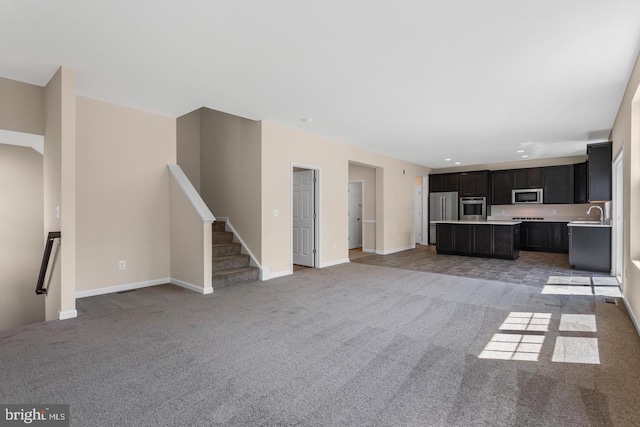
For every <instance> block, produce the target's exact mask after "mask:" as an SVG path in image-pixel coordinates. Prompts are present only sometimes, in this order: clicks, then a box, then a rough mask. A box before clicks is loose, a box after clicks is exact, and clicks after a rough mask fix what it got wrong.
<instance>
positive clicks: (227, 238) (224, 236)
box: [211, 231, 233, 244]
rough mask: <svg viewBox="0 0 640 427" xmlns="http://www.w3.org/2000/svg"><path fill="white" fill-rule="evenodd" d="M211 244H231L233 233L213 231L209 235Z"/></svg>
mask: <svg viewBox="0 0 640 427" xmlns="http://www.w3.org/2000/svg"><path fill="white" fill-rule="evenodd" d="M211 237H212V239H213V240H212V243H214V244H215V243H231V242H232V241H233V233H232V232H230V231H214V232H213V233H212V234H211Z"/></svg>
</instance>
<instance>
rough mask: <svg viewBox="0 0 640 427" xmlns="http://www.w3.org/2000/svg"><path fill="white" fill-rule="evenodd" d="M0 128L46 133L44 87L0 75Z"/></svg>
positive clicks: (39, 133)
mask: <svg viewBox="0 0 640 427" xmlns="http://www.w3.org/2000/svg"><path fill="white" fill-rule="evenodd" d="M0 129H5V130H11V131H14V132H24V133H31V134H35V135H44V130H45V113H44V88H43V87H40V86H35V85H31V84H28V83H22V82H17V81H15V80H9V79H5V78H2V77H0Z"/></svg>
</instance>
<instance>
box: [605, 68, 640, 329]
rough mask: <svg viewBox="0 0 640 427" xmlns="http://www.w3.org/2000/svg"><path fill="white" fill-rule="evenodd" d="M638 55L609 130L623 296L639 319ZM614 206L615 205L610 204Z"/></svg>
mask: <svg viewBox="0 0 640 427" xmlns="http://www.w3.org/2000/svg"><path fill="white" fill-rule="evenodd" d="M639 87H640V58H639V59H638V60H637V61H636V64H635V67H634V69H633V72H632V74H631V78H630V79H629V83H628V85H627V89H626V90H625V93H624V96H623V98H622V103H621V104H620V109H619V110H618V115H617V116H616V120H615V122H614V125H613V130H612V132H611V140H612V141H613V158H614V159H615V158H616V156H617V155H618V153H619V152H620V150H624V165H623V172H624V230H625V232H624V235H625V242H624V270H625V279H624V296H625V298H626V300H627V302H628V304H629V306H630V307H631V310H632V312H633V314H634V316H635V318H636V319H640V317H639V316H640V268H639V266H638V264H634V263H633V261H638V260H640V224H639V223H638V220H637V218H639V217H640V168H639V165H640V93H639ZM613 209H614V210H615V209H616V207H615V206H614V207H613Z"/></svg>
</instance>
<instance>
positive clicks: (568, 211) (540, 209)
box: [489, 202, 611, 220]
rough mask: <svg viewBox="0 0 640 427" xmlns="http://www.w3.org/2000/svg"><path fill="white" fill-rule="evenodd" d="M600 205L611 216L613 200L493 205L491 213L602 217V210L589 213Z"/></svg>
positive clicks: (520, 215) (501, 215)
mask: <svg viewBox="0 0 640 427" xmlns="http://www.w3.org/2000/svg"><path fill="white" fill-rule="evenodd" d="M593 205H596V206H600V207H601V208H602V209H603V210H604V214H605V215H604V217H605V218H607V219H608V218H611V202H606V203H588V204H584V205H582V204H581V205H495V206H491V208H490V211H489V215H490V216H492V217H496V218H498V217H500V218H502V217H506V218H513V217H518V218H545V219H554V218H556V219H574V220H577V219H593V220H598V219H600V211H599V210H598V209H592V210H591V214H589V215H587V210H588V209H589V206H593Z"/></svg>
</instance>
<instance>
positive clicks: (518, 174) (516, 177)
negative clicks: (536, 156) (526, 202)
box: [513, 168, 544, 188]
mask: <svg viewBox="0 0 640 427" xmlns="http://www.w3.org/2000/svg"><path fill="white" fill-rule="evenodd" d="M543 186H544V169H543V168H528V169H516V170H514V171H513V188H542V187H543Z"/></svg>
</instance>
